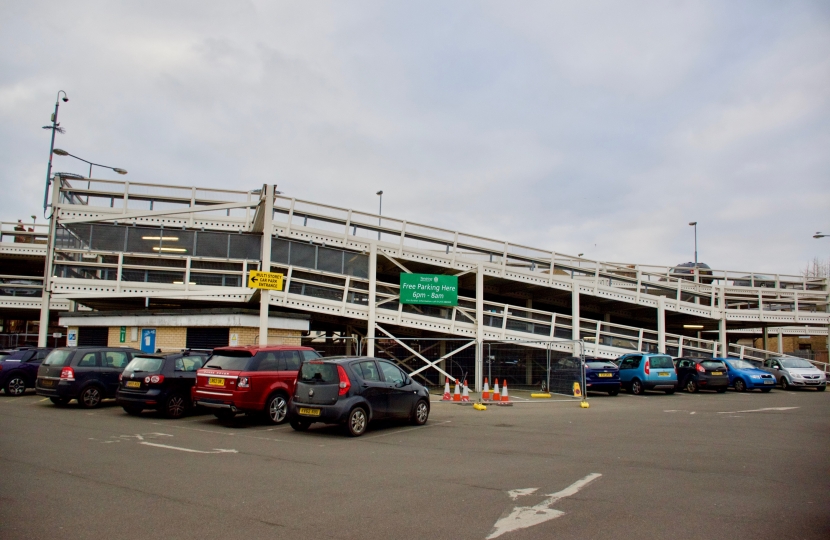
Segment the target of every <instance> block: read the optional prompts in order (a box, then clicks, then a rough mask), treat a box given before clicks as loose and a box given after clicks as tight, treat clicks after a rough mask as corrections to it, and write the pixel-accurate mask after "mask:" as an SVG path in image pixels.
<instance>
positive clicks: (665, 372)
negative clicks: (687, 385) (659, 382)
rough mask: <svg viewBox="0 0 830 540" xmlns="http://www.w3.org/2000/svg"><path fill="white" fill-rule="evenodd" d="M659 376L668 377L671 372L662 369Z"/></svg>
mask: <svg viewBox="0 0 830 540" xmlns="http://www.w3.org/2000/svg"><path fill="white" fill-rule="evenodd" d="M657 376H658V377H668V376H669V372H668V371H661V372H660V373H658V374H657Z"/></svg>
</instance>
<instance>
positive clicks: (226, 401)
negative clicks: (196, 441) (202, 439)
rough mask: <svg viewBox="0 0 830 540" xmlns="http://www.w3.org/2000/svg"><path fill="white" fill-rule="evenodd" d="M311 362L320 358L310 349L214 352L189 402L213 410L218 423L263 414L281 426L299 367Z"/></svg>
mask: <svg viewBox="0 0 830 540" xmlns="http://www.w3.org/2000/svg"><path fill="white" fill-rule="evenodd" d="M315 358H320V355H319V354H317V352H316V351H315V350H314V349H311V348H309V347H297V346H291V345H269V346H264V347H260V346H256V345H254V346H250V347H222V348H219V349H214V350H213V355H212V356H211V357H210V359H208V361H207V362H206V363H205V365H204V367H203V368H202V369H199V370H198V371H197V372H196V386H194V387H193V400H194V401H195V403H196V405H201V406H203V407H208V408H211V409H213V414H214V415H216V418H219V419H220V420H229V419H231V418H233V417H234V416H236V413H240V412H246V413H265V414H266V415H267V417H268V419H269V420H271V422H273V423H274V424H281V423H283V422H285V417H286V414H287V412H288V400H289V398H290V396H292V395H294V382H295V381H296V379H297V371H298V370H299V369H300V364H302V362H303V361H305V360H312V359H315Z"/></svg>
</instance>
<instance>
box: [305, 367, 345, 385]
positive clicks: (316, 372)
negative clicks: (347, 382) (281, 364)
mask: <svg viewBox="0 0 830 540" xmlns="http://www.w3.org/2000/svg"><path fill="white" fill-rule="evenodd" d="M300 380H301V381H302V382H304V383H312V384H313V383H336V382H340V377H339V376H338V374H337V366H335V365H334V364H324V363H323V362H320V363H317V362H306V363H305V364H303V367H302V368H301V369H300Z"/></svg>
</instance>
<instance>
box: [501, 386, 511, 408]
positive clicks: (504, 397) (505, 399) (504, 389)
mask: <svg viewBox="0 0 830 540" xmlns="http://www.w3.org/2000/svg"><path fill="white" fill-rule="evenodd" d="M499 405H504V406H512V405H513V402H512V401H510V397H509V396H508V395H507V381H506V380H505V381H504V386H502V389H501V401H499Z"/></svg>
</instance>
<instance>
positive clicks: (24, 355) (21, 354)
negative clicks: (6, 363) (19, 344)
mask: <svg viewBox="0 0 830 540" xmlns="http://www.w3.org/2000/svg"><path fill="white" fill-rule="evenodd" d="M34 355H35V351H31V350H29V351H14V352H13V353H11V354H10V355H9V356H7V357H6V360H19V361H21V362H25V361H27V360H29V359H30V358H32V357H33V356H34Z"/></svg>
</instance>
